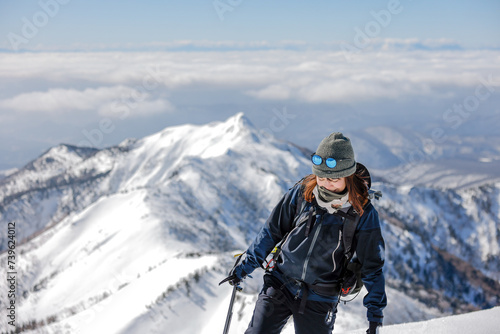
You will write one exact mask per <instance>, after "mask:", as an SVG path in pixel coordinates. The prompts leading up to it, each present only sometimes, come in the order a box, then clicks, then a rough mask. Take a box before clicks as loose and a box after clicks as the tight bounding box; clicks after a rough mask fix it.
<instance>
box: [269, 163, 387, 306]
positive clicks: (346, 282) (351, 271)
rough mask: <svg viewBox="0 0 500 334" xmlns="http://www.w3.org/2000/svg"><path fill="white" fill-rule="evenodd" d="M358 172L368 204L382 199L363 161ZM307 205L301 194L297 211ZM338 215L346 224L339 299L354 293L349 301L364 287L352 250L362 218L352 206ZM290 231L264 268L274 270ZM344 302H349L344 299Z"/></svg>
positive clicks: (357, 168) (357, 166) (358, 263)
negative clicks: (364, 186) (366, 190)
mask: <svg viewBox="0 0 500 334" xmlns="http://www.w3.org/2000/svg"><path fill="white" fill-rule="evenodd" d="M355 173H356V174H358V176H360V177H361V179H362V180H363V181H365V183H366V185H367V188H368V195H369V201H368V202H367V204H366V205H368V204H369V203H370V200H371V199H373V198H375V199H377V200H378V199H380V197H382V193H381V192H380V191H375V190H372V189H371V176H370V173H369V172H368V169H367V168H366V167H365V166H364V165H363V164H361V163H359V162H358V163H357V164H356V172H355ZM301 181H302V180H300V181H299V182H297V184H298V183H300V182H301ZM305 205H306V201H304V197H303V196H299V197H298V199H297V211H296V212H297V213H300V212H302V211H303V210H304V208H305ZM335 214H336V215H339V216H341V217H343V218H344V226H343V229H342V236H343V238H342V239H343V244H344V269H343V271H342V274H341V277H340V295H339V300H340V298H342V297H344V298H345V297H347V296H350V295H354V297H353V298H352V299H350V300H348V301H351V300H353V299H354V298H356V296H357V294H358V293H359V292H360V291H361V288H362V287H363V281H362V279H361V263H360V262H359V261H358V260H357V258H356V256H355V251H353V250H352V244H353V241H354V238H355V234H356V228H357V226H358V222H359V220H360V216H359V214H358V213H357V212H356V211H355V210H354V208H353V207H352V206H351V207H350V208H349V210H348V211H347V212H343V211H340V210H339V211H337V212H336V213H335ZM295 223H296V221H294V222H293V224H292V229H291V230H293V228H294V227H295ZM289 233H290V232H288V233H287V234H285V236H284V237H283V238H282V240H281V241H280V242H279V243H278V244H277V245H276V246H275V247H274V249H273V251H272V252H271V254H269V256H268V257H267V259H266V261H265V266H263V267H264V269H265V270H266V271H268V272H269V271H272V270H273V268H274V266H275V264H276V261H277V260H278V257H279V255H280V252H281V245H282V244H283V242H284V241H285V240H286V238H287V237H288V234H289ZM344 302H347V301H346V300H344Z"/></svg>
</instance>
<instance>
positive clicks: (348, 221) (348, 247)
mask: <svg viewBox="0 0 500 334" xmlns="http://www.w3.org/2000/svg"><path fill="white" fill-rule="evenodd" d="M359 220H360V216H359V214H358V213H357V212H356V211H355V210H354V208H353V207H352V206H351V207H350V208H349V210H348V211H347V214H346V215H345V216H344V227H343V228H342V239H343V241H344V254H345V256H346V259H347V262H348V261H350V260H351V258H352V256H353V255H354V250H353V249H352V243H353V241H354V235H355V234H356V228H357V227H358V223H359Z"/></svg>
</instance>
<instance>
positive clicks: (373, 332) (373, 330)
mask: <svg viewBox="0 0 500 334" xmlns="http://www.w3.org/2000/svg"><path fill="white" fill-rule="evenodd" d="M378 327H382V324H381V323H380V322H375V321H370V327H369V328H368V329H367V330H366V333H367V334H377V333H378V331H377V328H378Z"/></svg>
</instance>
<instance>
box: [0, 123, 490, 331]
mask: <svg viewBox="0 0 500 334" xmlns="http://www.w3.org/2000/svg"><path fill="white" fill-rule="evenodd" d="M302 151H303V150H301V149H299V148H297V147H296V146H294V145H292V144H289V143H284V142H280V141H278V140H276V139H274V138H272V137H270V136H262V135H261V134H260V133H259V131H257V130H256V129H255V128H254V127H253V126H252V125H251V124H250V123H249V122H248V120H247V119H246V118H245V117H244V116H243V115H242V114H237V115H235V116H234V117H231V118H229V119H228V120H227V121H225V122H217V123H211V124H207V125H204V126H194V125H183V126H178V127H172V128H166V129H165V130H163V131H161V132H159V133H156V134H153V135H151V136H148V137H145V138H143V139H139V140H128V141H125V142H123V143H122V144H121V145H119V146H117V147H113V148H109V149H104V150H95V149H85V148H78V147H73V146H69V145H60V146H57V147H54V148H52V149H50V150H49V151H47V152H46V153H45V154H44V155H42V156H41V157H39V158H38V159H36V160H34V161H33V162H32V163H31V164H29V165H28V166H26V167H25V168H23V169H20V170H18V171H17V172H15V173H14V174H11V175H8V176H6V177H5V178H4V179H2V180H0V196H1V197H0V201H1V203H2V206H1V210H0V219H1V221H2V222H7V221H14V220H15V221H16V224H17V225H16V226H18V231H17V233H18V238H19V240H20V239H24V238H26V237H28V236H30V238H29V239H27V241H26V242H25V243H24V244H22V245H19V246H18V248H17V252H18V253H19V254H22V255H20V256H19V258H18V268H17V269H18V273H19V277H20V279H19V280H18V284H19V287H18V291H19V294H18V301H17V303H18V304H17V305H18V316H19V318H18V323H19V324H22V323H23V324H27V323H32V322H33V321H35V324H34V325H31V327H32V328H33V330H32V331H31V332H32V333H59V332H62V333H124V334H125V333H126V334H132V333H164V332H165V329H166V328H168V329H169V332H171V333H207V334H208V333H214V332H219V331H220V329H221V327H220V326H223V324H224V319H225V313H226V310H227V304H228V300H229V296H230V293H231V289H230V287H229V286H228V285H225V286H221V287H218V285H217V284H218V282H219V281H220V280H221V279H222V278H224V275H225V274H226V272H227V270H228V268H230V266H231V262H232V261H233V260H232V257H231V254H234V253H235V252H236V251H238V250H243V249H245V248H246V247H247V246H248V244H249V243H250V242H251V241H252V240H253V238H254V236H255V234H256V233H257V231H258V230H259V228H260V227H261V225H262V223H263V222H264V221H265V219H266V218H267V216H268V214H269V212H270V210H271V209H272V207H273V206H274V204H275V203H276V202H277V201H278V199H279V198H280V197H281V195H282V194H283V193H284V192H285V191H286V190H287V189H288V188H289V187H291V186H292V185H293V184H294V183H295V182H296V181H297V180H299V179H300V178H301V177H302V176H304V175H306V174H308V173H310V163H309V159H308V157H307V156H305V155H304V154H303V153H302ZM378 179H379V180H380V182H375V186H376V187H377V188H378V189H381V190H383V192H384V197H383V199H382V201H380V202H377V203H376V206H377V208H378V209H379V212H380V216H381V218H382V221H383V224H384V236H385V237H386V240H387V244H388V254H387V262H388V264H387V268H386V272H387V276H388V285H389V289H388V294H389V301H390V303H389V306H388V308H387V310H386V318H385V321H386V324H392V323H398V322H412V321H418V320H425V319H431V318H435V317H438V316H443V315H446V314H452V313H455V312H466V311H470V310H475V309H478V308H486V307H491V306H495V305H497V304H498V299H495V296H498V295H500V288H499V287H498V285H499V283H498V281H499V280H500V264H499V261H498V256H499V249H498V244H499V243H498V241H499V240H500V233H499V230H500V228H499V220H500V213H499V203H500V195H499V194H500V184H499V183H489V184H486V185H481V186H474V187H469V188H464V189H458V190H457V189H448V188H432V187H424V186H419V187H416V186H415V187H414V186H412V185H406V184H403V185H398V184H393V183H390V182H386V181H384V179H383V178H380V177H378ZM452 188H453V187H452ZM457 227H458V228H457ZM35 231H37V232H36V234H35V235H32V233H33V232H35ZM0 246H2V247H1V248H2V249H5V244H1V243H0ZM0 261H2V263H4V262H5V253H4V254H2V255H0ZM465 261H467V262H468V263H470V266H471V268H473V269H474V271H473V273H474V275H475V276H474V277H470V276H467V273H468V272H469V270H465V271H464V270H463V268H462V266H463V263H464V262H465ZM467 268H469V267H467ZM0 274H2V275H5V269H4V267H1V268H0ZM260 274H261V272H260ZM447 275H448V276H447ZM450 275H451V277H456V278H457V279H456V280H454V281H453V280H452V281H447V280H443V277H444V278H447V277H450ZM254 276H255V278H254V279H248V280H246V282H245V290H244V292H243V293H242V294H240V295H239V298H238V301H237V305H236V307H235V312H236V314H235V317H234V325H233V326H232V332H233V333H239V332H241V331H242V330H243V329H244V328H246V326H247V324H248V322H249V320H250V317H251V314H252V310H253V304H254V302H255V298H256V294H257V293H258V291H259V287H260V284H261V280H260V278H259V272H257V273H256V275H254ZM450 283H451V284H450ZM490 283H491V284H490ZM5 284H6V282H4V281H0V289H2V291H6V288H5ZM488 284H489V285H488ZM487 287H488V288H487ZM0 307H4V299H1V300H0ZM365 312H366V311H365V310H364V309H363V306H362V298H361V297H358V298H357V299H356V300H355V301H354V302H352V303H350V304H348V305H345V306H342V307H341V308H340V311H339V316H338V321H337V324H336V328H337V329H338V330H342V331H346V330H351V329H356V328H362V327H363V326H365V325H366V320H365V316H364V315H365ZM0 326H1V327H0V328H2V329H3V328H7V324H6V319H5V318H0ZM35 327H36V328H35ZM387 328H389V327H387ZM287 330H288V331H289V330H290V329H289V328H287Z"/></svg>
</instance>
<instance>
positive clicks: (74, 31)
mask: <svg viewBox="0 0 500 334" xmlns="http://www.w3.org/2000/svg"><path fill="white" fill-rule="evenodd" d="M42 4H43V5H42ZM55 4H57V5H55ZM214 4H219V5H218V6H215V5H214ZM216 7H218V8H219V10H216ZM389 7H391V8H394V9H395V12H397V13H393V14H392V15H391V17H390V21H389V24H388V25H387V26H386V27H382V29H381V30H380V32H379V33H377V37H380V38H402V39H405V38H416V39H421V40H426V39H449V40H452V41H456V42H457V43H459V44H460V45H463V46H465V47H485V46H495V47H498V46H499V41H500V2H499V1H494V0H489V1H485V0H482V1H430V0H426V1H410V0H400V1H395V0H391V1H387V0H386V1H378V0H377V1H373V0H371V1H317V0H316V1H283V0H275V1H261V0H252V1H250V0H220V1H219V0H218V1H211V0H190V1H181V0H177V1H116V0H112V1H96V0H87V1H82V0H39V1H15V0H2V1H0V32H2V34H1V35H2V42H1V44H0V45H1V46H2V48H4V49H11V44H12V43H10V42H9V37H8V34H9V33H14V34H17V35H19V36H22V29H23V26H24V25H26V21H25V20H23V18H26V19H27V20H28V21H30V22H31V23H36V22H34V21H35V20H38V21H37V22H38V23H39V25H40V26H41V27H40V29H39V31H38V33H37V34H36V36H34V37H32V38H30V42H29V43H27V44H23V45H22V47H21V48H20V49H31V48H41V49H44V48H49V49H67V48H82V49H85V48H95V47H99V48H107V47H108V48H117V47H118V48H123V47H124V46H125V45H129V46H130V45H136V46H137V45H144V44H147V43H162V42H163V43H166V42H174V41H179V40H191V41H238V42H254V41H268V42H271V43H276V42H280V41H285V40H288V41H289V40H293V41H303V42H306V43H334V44H335V43H336V42H339V41H352V40H353V38H354V37H355V28H356V27H358V28H360V29H361V30H362V31H363V30H364V28H365V26H366V24H367V23H369V22H370V21H373V20H374V16H373V15H372V12H375V13H379V12H380V11H383V10H388V9H389ZM44 8H50V9H48V10H47V9H44ZM41 11H42V12H43V11H44V12H47V13H48V14H51V15H50V16H49V19H48V20H47V21H44V17H43V14H40V12H41ZM37 14H38V15H37ZM221 18H223V20H221Z"/></svg>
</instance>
